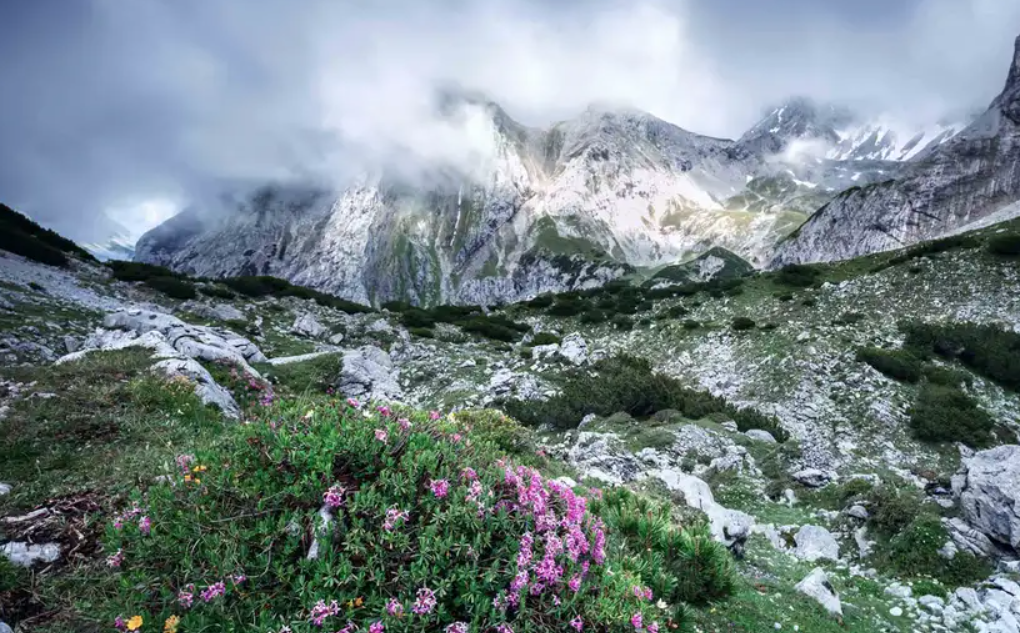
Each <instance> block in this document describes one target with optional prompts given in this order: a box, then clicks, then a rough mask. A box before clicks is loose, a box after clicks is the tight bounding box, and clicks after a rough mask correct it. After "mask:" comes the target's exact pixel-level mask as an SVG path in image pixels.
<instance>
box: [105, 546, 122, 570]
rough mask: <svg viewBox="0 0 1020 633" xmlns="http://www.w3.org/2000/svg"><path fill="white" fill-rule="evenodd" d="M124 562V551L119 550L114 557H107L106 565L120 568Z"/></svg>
mask: <svg viewBox="0 0 1020 633" xmlns="http://www.w3.org/2000/svg"><path fill="white" fill-rule="evenodd" d="M123 562H124V550H121V549H119V550H117V551H116V552H115V553H114V554H113V555H111V556H107V557H106V564H107V566H108V567H120V565H121V563H123Z"/></svg>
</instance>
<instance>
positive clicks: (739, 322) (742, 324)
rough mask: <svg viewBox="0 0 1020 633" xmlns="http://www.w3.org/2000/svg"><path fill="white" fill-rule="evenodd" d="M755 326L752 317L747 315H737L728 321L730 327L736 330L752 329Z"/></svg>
mask: <svg viewBox="0 0 1020 633" xmlns="http://www.w3.org/2000/svg"><path fill="white" fill-rule="evenodd" d="M754 326H755V323H754V319H749V318H747V317H742V316H741V317H737V318H735V319H733V321H732V322H731V323H730V327H732V328H733V329H734V331H737V332H743V331H744V330H753V329H754Z"/></svg>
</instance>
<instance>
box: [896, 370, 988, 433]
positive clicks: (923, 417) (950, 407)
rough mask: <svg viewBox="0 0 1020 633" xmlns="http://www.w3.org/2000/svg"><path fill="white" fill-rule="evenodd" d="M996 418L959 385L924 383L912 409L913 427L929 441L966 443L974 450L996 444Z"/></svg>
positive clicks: (911, 422) (911, 425)
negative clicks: (994, 419)
mask: <svg viewBox="0 0 1020 633" xmlns="http://www.w3.org/2000/svg"><path fill="white" fill-rule="evenodd" d="M994 427H995V423H994V422H993V420H992V418H991V417H990V416H989V415H988V414H987V413H985V412H984V411H982V410H981V409H979V408H978V406H977V404H975V403H974V400H972V399H971V398H970V396H968V395H967V394H966V393H964V392H963V390H962V389H961V388H960V387H959V386H945V385H936V384H931V383H924V384H922V385H921V389H920V390H919V391H918V393H917V399H916V400H915V401H914V406H913V407H911V409H910V428H911V430H912V431H913V432H914V435H915V436H916V437H917V438H918V439H919V440H923V441H926V442H963V443H964V444H966V445H968V446H972V447H974V448H984V447H986V446H989V445H990V444H991V443H992V439H993V438H992V430H993V429H994Z"/></svg>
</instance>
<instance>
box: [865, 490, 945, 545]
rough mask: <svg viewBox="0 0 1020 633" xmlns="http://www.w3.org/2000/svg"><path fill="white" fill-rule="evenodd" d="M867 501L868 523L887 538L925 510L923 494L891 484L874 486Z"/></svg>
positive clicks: (897, 532) (898, 531)
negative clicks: (894, 486)
mask: <svg viewBox="0 0 1020 633" xmlns="http://www.w3.org/2000/svg"><path fill="white" fill-rule="evenodd" d="M867 501H868V510H869V513H870V515H871V516H870V517H869V518H868V525H869V526H870V527H871V528H872V529H874V530H875V531H876V532H877V533H878V534H880V535H882V536H885V537H887V538H888V537H892V536H895V535H896V534H899V533H900V531H901V530H902V529H903V528H905V527H906V526H907V525H908V524H909V523H910V522H911V521H913V520H914V518H915V517H916V516H917V515H919V514H921V513H922V512H923V511H924V509H923V507H922V506H923V500H922V498H921V496H920V495H919V494H918V493H917V492H916V491H913V490H909V491H908V490H900V489H898V488H892V487H889V486H879V487H874V488H872V489H871V491H870V492H869V493H868V495H867ZM940 547H941V546H940Z"/></svg>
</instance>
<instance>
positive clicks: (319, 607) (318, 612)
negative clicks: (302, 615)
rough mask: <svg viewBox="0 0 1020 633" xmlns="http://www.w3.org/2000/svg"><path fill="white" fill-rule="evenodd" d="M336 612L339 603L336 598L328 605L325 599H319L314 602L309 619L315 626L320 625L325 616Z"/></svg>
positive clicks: (338, 608) (337, 611) (338, 611)
mask: <svg viewBox="0 0 1020 633" xmlns="http://www.w3.org/2000/svg"><path fill="white" fill-rule="evenodd" d="M338 613H340V604H339V603H338V602H337V601H336V600H334V601H333V602H331V603H329V604H328V605H327V604H326V601H325V600H319V601H318V602H316V603H315V606H313V607H312V612H311V613H310V614H309V619H311V621H312V624H314V625H315V626H322V623H323V622H325V621H326V618H328V617H331V616H334V615H336V614H338Z"/></svg>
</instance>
